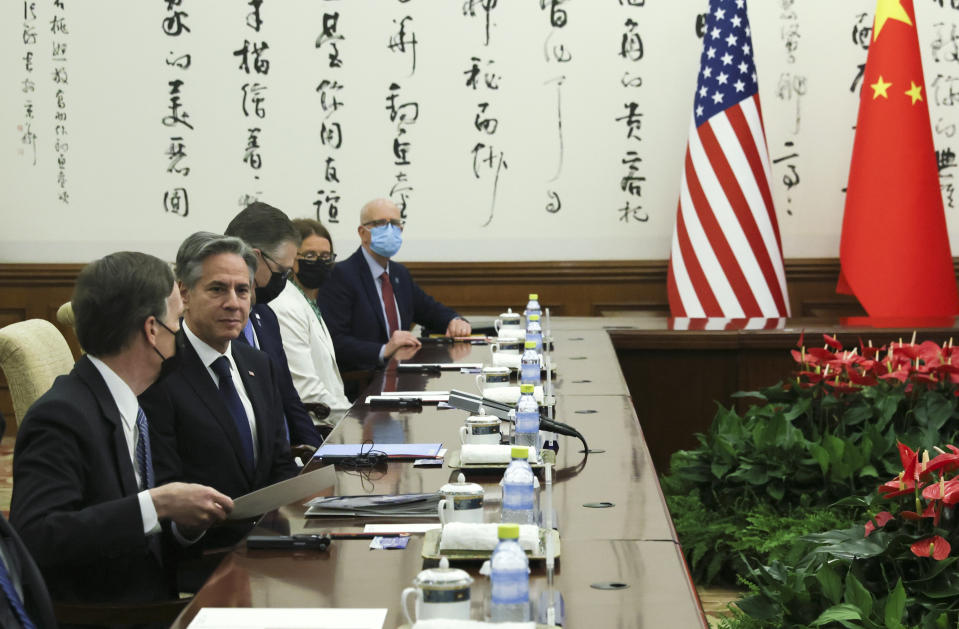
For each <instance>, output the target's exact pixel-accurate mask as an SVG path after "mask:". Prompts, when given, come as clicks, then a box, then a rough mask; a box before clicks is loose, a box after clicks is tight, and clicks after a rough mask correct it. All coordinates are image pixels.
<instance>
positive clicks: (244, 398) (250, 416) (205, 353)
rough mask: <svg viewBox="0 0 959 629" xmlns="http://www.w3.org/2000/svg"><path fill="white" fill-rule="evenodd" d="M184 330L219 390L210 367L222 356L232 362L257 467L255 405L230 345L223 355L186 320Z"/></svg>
mask: <svg viewBox="0 0 959 629" xmlns="http://www.w3.org/2000/svg"><path fill="white" fill-rule="evenodd" d="M182 328H183V332H184V333H185V334H186V337H187V339H188V340H189V341H190V345H192V346H193V349H195V350H196V353H197V355H198V356H199V357H200V361H201V362H202V363H203V364H204V365H206V371H207V373H208V374H210V378H212V379H213V384H214V386H216V388H217V390H219V388H220V377H219V376H218V375H216V372H214V371H213V370H212V369H210V365H212V364H213V363H214V361H216V360H217V359H218V358H220V356H226V359H227V360H228V361H230V375H231V376H232V377H233V386H234V387H235V388H236V392H237V394H239V396H240V403H241V404H242V405H243V410H245V411H246V419H247V421H248V422H249V424H250V434H251V435H252V436H253V464H254V465H256V460H257V453H258V452H259V448H258V447H257V439H256V415H255V414H254V413H253V404H251V403H250V396H248V395H247V393H246V387H245V386H243V380H242V379H241V378H240V371H239V369H238V368H237V366H236V363H235V362H234V361H233V354H232V353H231V352H230V344H229V343H227V346H226V353H225V354H221V353H220V352H218V351H216V350H215V349H213V348H212V347H210V346H209V345H207V344H206V343H204V342H203V341H201V340H200V338H199V337H198V336H197V335H196V334H194V333H193V330H191V329H190V326H188V325H187V323H186V319H184V320H183V324H182ZM241 334H242V332H241Z"/></svg>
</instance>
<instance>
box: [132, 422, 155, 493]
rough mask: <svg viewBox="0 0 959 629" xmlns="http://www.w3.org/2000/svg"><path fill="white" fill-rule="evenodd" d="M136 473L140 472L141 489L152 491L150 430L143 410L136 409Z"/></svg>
mask: <svg viewBox="0 0 959 629" xmlns="http://www.w3.org/2000/svg"><path fill="white" fill-rule="evenodd" d="M136 459H137V471H138V472H140V484H141V485H142V487H143V489H153V488H154V487H155V486H156V485H155V483H154V480H153V453H152V451H151V450H150V429H149V427H148V426H147V416H146V415H144V413H143V409H142V408H139V407H137V442H136Z"/></svg>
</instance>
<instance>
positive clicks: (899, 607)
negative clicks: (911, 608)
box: [883, 578, 906, 629]
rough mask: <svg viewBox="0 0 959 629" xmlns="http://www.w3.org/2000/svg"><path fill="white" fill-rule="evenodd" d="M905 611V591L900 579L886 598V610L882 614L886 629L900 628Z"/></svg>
mask: <svg viewBox="0 0 959 629" xmlns="http://www.w3.org/2000/svg"><path fill="white" fill-rule="evenodd" d="M905 611H906V590H905V588H903V587H902V578H900V579H899V581H897V582H896V587H894V588H893V590H892V592H890V593H889V596H887V597H886V608H885V612H884V613H883V620H884V621H885V623H886V629H900V628H901V627H902V615H903V613H905Z"/></svg>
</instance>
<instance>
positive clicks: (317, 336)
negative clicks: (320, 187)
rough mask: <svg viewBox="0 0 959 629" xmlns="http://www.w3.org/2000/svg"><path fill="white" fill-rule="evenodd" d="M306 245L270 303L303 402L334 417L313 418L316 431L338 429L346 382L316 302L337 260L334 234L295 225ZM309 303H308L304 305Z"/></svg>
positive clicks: (310, 223) (307, 223) (311, 223)
mask: <svg viewBox="0 0 959 629" xmlns="http://www.w3.org/2000/svg"><path fill="white" fill-rule="evenodd" d="M293 225H294V226H295V227H296V228H297V229H298V230H299V232H300V236H301V237H302V239H303V242H302V243H301V244H300V247H299V249H298V250H297V255H296V261H295V262H294V263H293V276H292V277H291V281H290V283H289V285H288V286H287V287H286V288H285V289H284V290H283V292H282V293H280V295H279V296H278V297H277V298H276V299H274V300H273V301H271V302H270V308H271V309H272V310H273V311H274V312H275V313H276V318H277V320H278V321H279V323H280V332H281V334H282V337H283V350H284V351H285V352H286V356H287V360H288V361H289V364H290V373H291V374H292V375H293V384H294V385H295V386H296V390H297V392H298V393H299V394H300V398H301V399H302V400H303V402H305V403H307V404H313V403H320V404H324V405H326V406H328V407H329V408H330V411H331V412H330V416H329V417H328V418H325V419H324V418H321V417H319V416H314V421H315V422H316V423H317V424H318V425H323V424H326V425H331V426H332V425H335V423H336V421H337V420H338V419H339V417H340V416H342V414H343V412H344V411H345V410H346V409H348V408H350V402H349V400H347V399H346V396H345V395H344V394H343V380H342V379H341V378H340V371H339V369H338V368H337V366H336V353H335V351H334V349H333V340H332V339H331V338H330V332H329V330H328V329H327V327H326V324H325V323H324V322H323V317H322V316H321V315H320V309H319V308H318V307H317V305H316V297H317V295H318V294H319V292H320V291H321V290H322V286H323V282H324V281H325V280H326V278H327V276H328V275H329V273H330V269H331V268H332V267H333V260H334V259H335V258H336V255H335V254H334V253H333V243H332V239H331V238H330V233H329V232H328V231H327V229H326V227H324V226H323V224H322V223H320V222H319V221H316V220H313V219H306V218H298V219H293ZM304 297H305V299H304Z"/></svg>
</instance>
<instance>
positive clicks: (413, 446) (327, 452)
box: [313, 443, 443, 459]
mask: <svg viewBox="0 0 959 629" xmlns="http://www.w3.org/2000/svg"><path fill="white" fill-rule="evenodd" d="M371 447H372V449H373V451H374V452H383V453H385V454H386V456H388V457H389V458H391V459H435V458H436V457H437V456H439V455H440V448H442V447H443V444H442V443H374V444H372V446H371V445H370V444H369V443H324V444H323V445H321V446H320V447H319V449H318V450H317V451H316V453H315V454H314V455H313V458H318V457H323V456H357V455H359V454H366V453H368V452H369V451H370V448H371Z"/></svg>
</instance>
